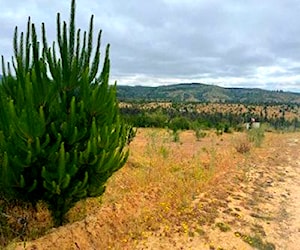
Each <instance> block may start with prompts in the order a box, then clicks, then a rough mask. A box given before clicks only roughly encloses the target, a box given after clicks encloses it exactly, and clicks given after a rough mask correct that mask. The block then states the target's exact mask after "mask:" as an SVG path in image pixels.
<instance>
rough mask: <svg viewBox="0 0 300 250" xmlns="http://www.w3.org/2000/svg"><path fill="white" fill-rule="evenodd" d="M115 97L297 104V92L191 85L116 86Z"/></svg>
mask: <svg viewBox="0 0 300 250" xmlns="http://www.w3.org/2000/svg"><path fill="white" fill-rule="evenodd" d="M117 95H118V98H119V100H120V101H146V102H147V101H172V102H218V103H286V104H288V103H295V104H300V93H296V92H283V91H272V90H265V89H259V88H228V87H226V88H224V87H220V86H217V85H208V84H204V83H195V82H191V83H178V84H171V85H161V86H156V87H150V86H141V85H136V86H128V85H117Z"/></svg>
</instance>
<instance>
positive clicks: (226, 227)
mask: <svg viewBox="0 0 300 250" xmlns="http://www.w3.org/2000/svg"><path fill="white" fill-rule="evenodd" d="M216 227H218V228H219V229H220V230H221V231H222V232H228V231H230V230H231V228H230V226H229V225H227V224H225V223H223V222H217V223H216Z"/></svg>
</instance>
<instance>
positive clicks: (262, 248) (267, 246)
mask: <svg viewBox="0 0 300 250" xmlns="http://www.w3.org/2000/svg"><path fill="white" fill-rule="evenodd" d="M234 234H235V236H236V237H240V238H241V239H242V240H243V241H244V242H246V243H248V244H249V245H250V246H252V247H253V248H255V249H259V250H275V249H276V247H275V245H274V244H273V243H270V242H264V241H263V240H262V239H261V237H260V236H258V235H254V236H249V235H246V234H242V233H240V232H235V233H234Z"/></svg>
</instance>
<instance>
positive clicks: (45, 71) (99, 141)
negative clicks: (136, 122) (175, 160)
mask: <svg viewBox="0 0 300 250" xmlns="http://www.w3.org/2000/svg"><path fill="white" fill-rule="evenodd" d="M41 37H42V41H41V42H40V41H38V38H37V34H36V29H35V25H34V24H33V23H31V21H30V18H29V19H28V25H27V31H26V33H25V34H24V33H23V32H21V33H20V34H19V33H18V29H17V27H16V29H15V34H14V57H13V60H12V64H10V63H7V64H6V63H5V61H4V58H3V56H2V72H3V79H2V84H1V85H0V110H1V113H0V154H1V155H2V160H1V162H0V174H1V178H0V194H1V195H2V196H4V197H5V198H9V199H21V200H25V201H29V202H31V203H33V204H35V203H36V202H37V201H39V200H43V201H45V202H46V203H47V204H48V206H49V209H50V210H51V212H52V215H53V219H54V221H55V224H56V225H61V224H62V223H63V222H64V218H65V214H66V213H67V212H68V210H69V209H70V208H72V207H73V206H74V204H75V203H76V202H77V201H79V200H80V199H84V198H86V197H95V196H100V195H102V194H103V192H104V191H105V183H106V181H107V180H108V178H109V177H110V176H111V175H112V174H113V173H114V172H115V171H117V170H118V169H120V168H121V167H122V166H123V165H124V163H125V162H126V160H127V157H128V150H127V149H126V143H127V137H128V136H127V135H128V129H129V127H128V126H126V124H125V123H124V122H123V120H122V119H121V117H120V114H119V108H118V103H117V100H116V85H114V86H111V85H109V70H110V60H109V45H108V46H107V48H106V53H105V59H104V63H103V67H102V70H101V71H100V72H99V70H98V69H99V62H100V38H101V31H100V32H99V33H98V36H97V44H96V47H95V49H93V16H92V17H91V19H90V26H89V31H88V32H86V31H85V32H84V33H83V35H82V33H81V30H80V29H78V30H77V31H76V30H75V0H72V3H71V16H70V22H69V24H67V23H66V22H63V23H61V20H60V14H59V13H58V14H57V43H55V42H53V44H52V46H49V45H48V43H47V39H46V29H45V25H44V24H42V36H41Z"/></svg>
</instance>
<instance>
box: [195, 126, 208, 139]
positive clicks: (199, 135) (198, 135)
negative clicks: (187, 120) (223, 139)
mask: <svg viewBox="0 0 300 250" xmlns="http://www.w3.org/2000/svg"><path fill="white" fill-rule="evenodd" d="M194 131H195V136H196V138H197V140H198V141H199V140H200V139H201V138H204V137H205V136H206V133H205V132H204V131H203V130H201V129H200V128H194Z"/></svg>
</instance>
